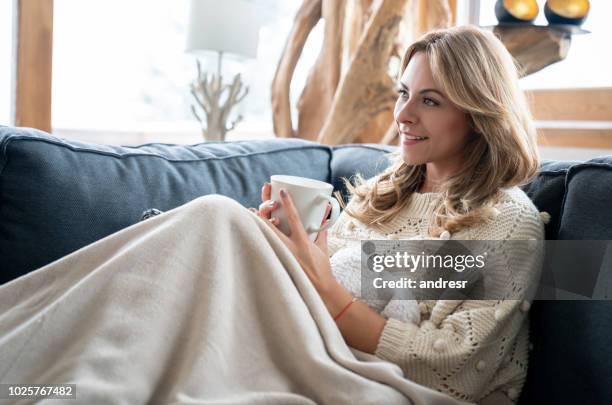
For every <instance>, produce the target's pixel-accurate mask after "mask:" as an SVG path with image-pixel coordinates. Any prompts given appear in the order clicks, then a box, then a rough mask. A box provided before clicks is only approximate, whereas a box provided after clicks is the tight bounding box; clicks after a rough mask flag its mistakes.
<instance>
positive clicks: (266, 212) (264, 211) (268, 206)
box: [259, 200, 278, 219]
mask: <svg viewBox="0 0 612 405" xmlns="http://www.w3.org/2000/svg"><path fill="white" fill-rule="evenodd" d="M277 208H278V203H277V202H276V201H274V200H264V202H262V203H261V204H259V213H260V214H261V216H262V218H266V219H270V217H271V216H272V211H274V210H275V209H277Z"/></svg>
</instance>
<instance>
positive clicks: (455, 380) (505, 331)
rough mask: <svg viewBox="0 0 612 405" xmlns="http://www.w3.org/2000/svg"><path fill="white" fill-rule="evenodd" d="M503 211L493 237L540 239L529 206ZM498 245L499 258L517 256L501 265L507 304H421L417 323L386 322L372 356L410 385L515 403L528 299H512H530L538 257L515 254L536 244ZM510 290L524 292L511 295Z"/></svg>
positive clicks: (541, 230) (537, 219)
mask: <svg viewBox="0 0 612 405" xmlns="http://www.w3.org/2000/svg"><path fill="white" fill-rule="evenodd" d="M514 208H516V207H514ZM510 211H512V210H510ZM502 213H505V214H504V215H500V216H499V218H498V219H497V220H496V221H493V223H492V224H491V225H490V226H489V228H491V227H492V229H497V230H498V231H497V233H496V234H495V235H492V236H497V238H491V239H500V240H503V239H521V240H528V239H538V240H539V239H543V236H544V226H543V223H542V221H541V219H540V216H539V214H538V212H537V209H535V207H533V206H529V205H526V206H523V207H520V209H519V212H516V211H515V212H507V211H504V210H502ZM511 219H512V220H511ZM502 223H503V226H500V224H502ZM501 230H503V231H504V232H505V231H506V230H508V232H507V234H500V232H501ZM456 239H462V238H459V237H457V238H456ZM504 246H506V248H505V249H506V251H505V252H503V253H504V254H503V256H504V257H508V258H520V260H507V261H506V262H505V263H504V266H510V267H511V268H510V267H508V271H511V272H513V275H512V279H513V280H514V281H513V282H512V283H508V284H505V288H506V289H510V288H512V289H513V291H512V293H510V292H509V291H504V290H499V294H500V296H501V297H504V296H512V298H513V299H512V300H509V299H506V300H501V299H500V300H495V301H493V300H465V301H448V300H438V301H422V302H420V304H419V305H420V306H421V310H422V313H424V315H429V316H424V317H423V318H422V319H423V320H422V322H421V323H420V324H419V325H414V324H410V323H404V322H400V321H398V320H397V319H388V320H387V323H386V326H385V327H384V329H383V332H382V334H381V337H380V340H379V343H378V346H377V349H376V352H375V354H376V355H377V356H378V357H380V358H383V359H385V360H388V361H391V362H393V363H396V364H398V365H399V366H400V367H401V368H402V369H403V370H404V373H405V375H406V377H408V378H410V379H412V380H413V381H415V382H417V383H419V384H422V385H426V386H429V387H431V388H434V389H436V390H438V391H441V392H444V393H447V394H449V395H451V396H454V397H456V398H458V399H462V400H466V401H478V400H480V399H482V398H483V397H484V396H486V395H488V394H489V393H490V392H492V391H494V390H502V391H504V392H506V394H507V395H508V396H509V397H510V398H511V399H516V398H517V397H518V394H519V393H520V389H521V387H522V384H523V381H524V378H525V375H526V360H527V346H528V336H527V323H526V319H527V312H528V309H529V301H527V300H525V299H515V298H523V297H525V298H526V297H528V295H527V290H528V287H530V286H533V285H534V284H533V283H536V282H537V280H538V279H539V272H540V270H541V266H542V258H543V251H542V250H541V249H539V248H538V249H536V251H530V252H524V251H518V250H519V249H523V248H525V247H526V246H534V245H525V244H505V245H504ZM537 246H541V245H537ZM516 288H518V289H519V291H525V294H524V295H521V293H519V294H516ZM496 295H497V292H496Z"/></svg>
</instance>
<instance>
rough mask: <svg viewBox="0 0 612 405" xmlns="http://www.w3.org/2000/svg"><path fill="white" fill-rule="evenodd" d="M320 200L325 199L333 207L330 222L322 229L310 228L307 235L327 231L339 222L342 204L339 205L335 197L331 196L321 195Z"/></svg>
mask: <svg viewBox="0 0 612 405" xmlns="http://www.w3.org/2000/svg"><path fill="white" fill-rule="evenodd" d="M318 197H319V198H323V199H325V200H327V201H329V203H330V204H331V206H332V209H331V216H330V217H329V221H327V223H326V224H325V225H323V226H322V227H320V228H313V227H311V226H309V227H308V229H306V233H314V232H321V231H324V230H326V229H327V228H329V227H330V226H332V225H333V224H334V223H335V222H336V221H337V220H338V217H339V216H340V204H339V203H338V200H336V199H335V198H334V197H332V196H329V195H327V194H323V193H321V194H319V195H318Z"/></svg>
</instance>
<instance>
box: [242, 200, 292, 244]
mask: <svg viewBox="0 0 612 405" xmlns="http://www.w3.org/2000/svg"><path fill="white" fill-rule="evenodd" d="M249 211H251V212H252V213H253V214H255V215H257V216H258V217H260V218H261V219H263V220H264V223H265V224H266V225H267V226H268V227H270V229H272V231H273V232H274V233H275V234H276V236H278V237H279V238H280V239H281V240H282V241H283V243H284V244H285V245H287V247H289V249H291V247H292V246H293V242H291V239H289V238H288V237H287V236H286V235H285V234H284V233H282V232H281V231H280V229H278V228H277V226H278V222H279V220H278V218H273V220H266V219H265V218H262V217H261V215H260V214H259V211H257V210H256V209H255V208H249Z"/></svg>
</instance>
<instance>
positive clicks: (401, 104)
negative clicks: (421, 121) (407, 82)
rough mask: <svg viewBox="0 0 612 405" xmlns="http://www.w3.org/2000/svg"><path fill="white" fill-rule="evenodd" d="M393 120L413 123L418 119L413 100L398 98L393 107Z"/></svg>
mask: <svg viewBox="0 0 612 405" xmlns="http://www.w3.org/2000/svg"><path fill="white" fill-rule="evenodd" d="M394 115H395V121H397V122H398V123H402V122H406V123H410V124H413V123H415V122H416V121H417V120H418V115H417V113H416V109H415V106H414V100H412V99H407V100H401V99H400V100H398V102H397V104H396V107H395V114H394Z"/></svg>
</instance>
